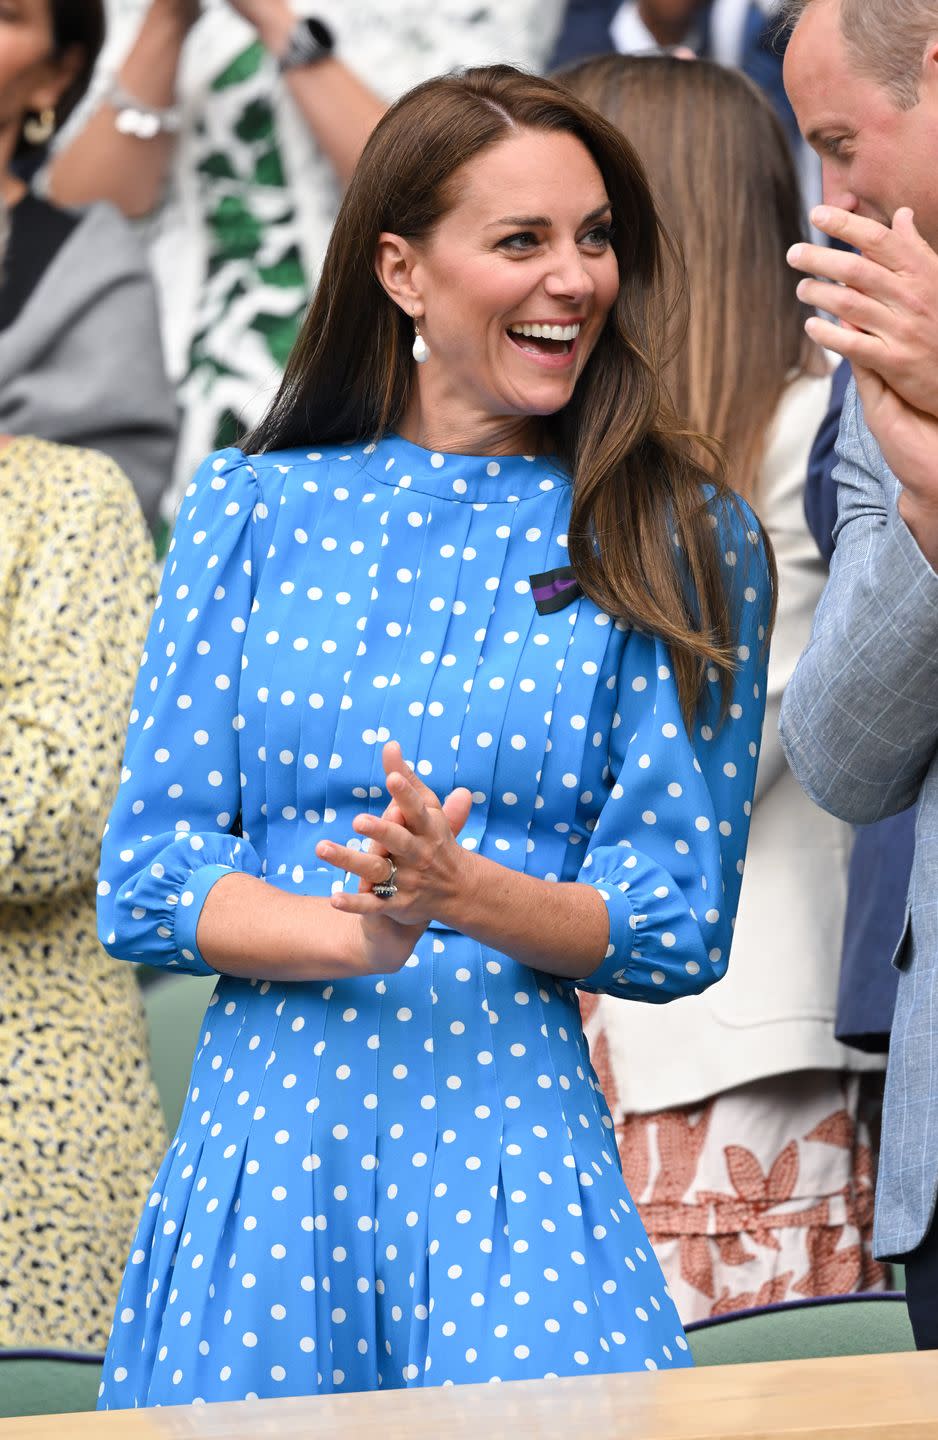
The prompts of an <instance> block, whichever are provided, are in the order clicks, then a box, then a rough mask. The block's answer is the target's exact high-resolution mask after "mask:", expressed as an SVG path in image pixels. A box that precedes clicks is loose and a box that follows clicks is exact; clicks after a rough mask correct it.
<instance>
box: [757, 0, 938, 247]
mask: <svg viewBox="0 0 938 1440" xmlns="http://www.w3.org/2000/svg"><path fill="white" fill-rule="evenodd" d="M785 89H786V90H787V92H788V98H789V100H790V101H791V103H792V107H793V109H794V111H795V114H796V115H797V117H798V125H799V127H800V129H801V133H802V134H803V135H804V137H805V139H806V140H807V141H808V143H809V144H810V145H811V146H812V148H813V149H814V150H816V151H817V153H818V155H819V156H820V157H821V165H822V171H823V179H824V199H825V202H826V203H827V204H829V205H837V206H839V207H840V208H841V209H843V210H850V211H853V212H855V213H856V214H858V215H865V216H868V217H869V218H870V219H873V220H879V221H880V222H881V223H882V224H884V225H889V224H891V222H892V217H893V215H894V214H895V212H896V210H898V209H899V208H900V207H901V206H903V205H910V206H911V207H912V208H913V210H914V211H915V218H916V223H917V225H918V228H919V230H920V231H921V232H922V233H923V234H924V235H925V237H926V239H928V240H929V242H930V243H931V244H932V245H933V246H938V184H936V182H935V155H936V153H938V57H936V56H935V55H934V54H933V55H929V56H926V57H924V64H923V68H922V77H921V84H920V87H919V100H918V104H917V105H915V106H913V107H912V108H911V109H909V110H903V109H900V108H899V107H898V106H897V104H896V103H895V101H894V100H893V97H892V95H891V94H890V92H889V91H888V90H886V89H885V88H883V87H882V86H881V85H878V84H877V83H876V81H875V80H873V79H871V78H870V77H869V76H867V75H865V74H863V73H862V72H861V71H860V70H859V69H858V68H857V64H856V61H855V59H854V57H853V55H852V54H851V53H850V51H849V49H848V47H847V45H846V43H845V41H844V37H843V32H842V29H841V21H840V3H839V0H815V3H813V4H811V5H809V6H808V8H807V10H806V11H805V14H804V16H803V18H802V19H801V20H800V21H799V23H798V25H797V27H796V28H795V32H794V34H793V36H792V38H791V42H790V44H789V46H788V50H787V53H786V56H785Z"/></svg>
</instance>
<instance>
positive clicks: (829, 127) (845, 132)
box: [804, 121, 856, 145]
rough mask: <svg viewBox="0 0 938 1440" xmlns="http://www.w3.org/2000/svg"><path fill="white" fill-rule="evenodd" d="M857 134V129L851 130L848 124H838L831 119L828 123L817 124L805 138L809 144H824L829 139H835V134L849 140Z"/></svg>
mask: <svg viewBox="0 0 938 1440" xmlns="http://www.w3.org/2000/svg"><path fill="white" fill-rule="evenodd" d="M855 134H856V131H854V130H851V129H850V127H849V126H848V125H837V124H836V123H834V122H833V121H830V122H828V123H827V124H826V125H817V126H815V128H814V129H813V130H809V131H808V133H807V135H806V136H805V137H804V138H805V140H806V141H807V143H808V144H809V145H824V144H825V143H826V142H827V141H828V140H831V139H833V137H834V136H835V135H836V136H837V137H838V138H840V137H841V136H842V137H843V138H844V139H848V140H849V139H851V138H852V137H853V136H854V135H855Z"/></svg>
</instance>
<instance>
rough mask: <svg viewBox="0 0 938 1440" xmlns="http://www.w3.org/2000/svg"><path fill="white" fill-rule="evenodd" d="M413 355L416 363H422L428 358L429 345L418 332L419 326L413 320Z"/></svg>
mask: <svg viewBox="0 0 938 1440" xmlns="http://www.w3.org/2000/svg"><path fill="white" fill-rule="evenodd" d="M413 356H414V359H415V360H416V362H417V364H418V365H423V364H425V363H426V361H427V360H429V359H430V346H429V345H428V344H427V342H426V340H424V338H423V336H422V335H421V333H420V326H419V325H418V324H417V321H416V319H415V320H414V348H413Z"/></svg>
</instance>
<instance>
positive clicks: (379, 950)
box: [316, 742, 472, 972]
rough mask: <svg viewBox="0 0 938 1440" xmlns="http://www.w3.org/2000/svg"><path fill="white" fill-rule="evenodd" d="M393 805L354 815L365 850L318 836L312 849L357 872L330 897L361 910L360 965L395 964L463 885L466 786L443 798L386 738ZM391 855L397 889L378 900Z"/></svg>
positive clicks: (353, 910) (386, 765) (369, 967)
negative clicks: (353, 886)
mask: <svg viewBox="0 0 938 1440" xmlns="http://www.w3.org/2000/svg"><path fill="white" fill-rule="evenodd" d="M382 761H383V764H384V772H385V776H386V780H387V787H388V793H389V794H390V796H391V801H390V804H389V805H388V807H387V809H386V810H385V812H384V814H383V815H381V816H376V815H365V814H362V815H358V816H356V818H355V820H354V821H353V828H354V829H355V831H356V832H357V833H358V834H359V835H362V836H364V837H365V838H366V839H368V841H369V842H370V843H369V848H368V849H367V850H365V849H362V850H357V849H352V848H351V847H350V846H348V845H336V844H334V843H333V842H332V841H328V840H322V841H320V842H319V844H318V845H317V846H316V854H317V856H318V857H319V859H320V860H325V861H326V862H327V864H329V865H335V866H336V868H337V869H339V870H344V871H348V872H350V873H351V874H353V875H357V876H358V878H359V888H358V894H357V895H352V894H347V893H346V892H344V891H342V892H339V893H338V894H335V895H333V897H332V904H333V906H334V908H335V909H337V910H344V911H346V912H347V913H349V914H353V915H358V916H359V918H360V920H361V925H362V937H363V946H364V964H365V968H366V969H367V970H368V971H369V972H371V971H382V970H396V969H399V968H400V967H401V966H402V965H403V964H404V962H405V961H406V959H407V958H408V956H409V955H410V953H411V951H412V950H413V947H414V945H415V944H416V942H417V940H418V939H419V938H420V936H421V935H422V933H423V931H424V930H425V929H426V926H427V924H428V923H429V921H430V920H432V919H435V918H439V917H440V916H441V915H442V914H443V912H445V910H446V908H447V905H448V903H449V901H450V900H451V899H452V898H453V897H454V896H455V895H457V894H458V892H459V890H460V888H461V887H462V886H463V885H464V884H465V883H466V879H465V873H464V872H465V869H466V862H467V859H468V856H467V853H466V851H465V850H463V848H462V846H460V845H459V844H457V841H456V836H457V835H459V833H460V831H461V830H462V828H463V826H464V825H465V823H466V820H467V819H468V818H469V812H470V810H471V808H472V797H471V795H470V793H469V791H468V790H466V789H464V788H462V787H460V788H459V789H456V790H453V791H452V793H451V794H450V795H448V796H447V797H446V799H445V800H444V801H443V803H442V804H441V803H440V801H439V800H438V799H437V797H436V795H435V794H434V793H433V791H432V790H430V789H429V788H428V787H427V786H426V785H424V784H423V782H422V781H421V780H420V779H419V778H418V776H417V775H415V774H414V773H413V771H411V770H410V769H409V768H408V766H407V765H406V763H405V761H404V757H403V755H402V753H401V749H400V746H399V745H397V744H395V743H394V742H391V743H390V744H388V745H385V747H384V751H383V753H382ZM388 857H393V862H394V866H395V867H396V874H395V876H394V883H395V886H396V894H395V895H394V896H393V897H391V898H390V899H381V898H379V896H377V895H375V894H374V893H373V890H372V887H373V886H374V885H379V884H382V883H383V882H385V881H386V880H387V879H388V876H389V873H390V866H389V863H388Z"/></svg>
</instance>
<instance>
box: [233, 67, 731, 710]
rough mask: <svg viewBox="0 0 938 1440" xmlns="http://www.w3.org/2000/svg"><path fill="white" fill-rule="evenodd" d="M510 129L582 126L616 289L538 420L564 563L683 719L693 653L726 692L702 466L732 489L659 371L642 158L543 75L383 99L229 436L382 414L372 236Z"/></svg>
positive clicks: (444, 195) (662, 327) (401, 378)
mask: <svg viewBox="0 0 938 1440" xmlns="http://www.w3.org/2000/svg"><path fill="white" fill-rule="evenodd" d="M519 129H523V130H535V131H548V132H563V133H567V134H570V135H573V136H575V137H576V138H577V139H579V140H580V141H581V142H582V144H583V145H584V146H585V147H586V149H587V150H588V151H589V152H590V154H591V156H592V157H593V159H594V161H595V163H596V165H597V167H598V169H599V171H600V173H601V174H602V178H603V181H604V182H605V186H606V191H607V194H608V196H609V199H610V202H611V204H612V212H613V223H614V227H615V228H614V235H613V242H612V243H613V246H614V249H615V253H616V258H617V260H618V264H619V276H620V288H619V294H618V297H617V299H616V302H615V304H614V306H613V308H612V310H611V311H610V314H609V317H608V319H607V321H606V324H605V326H604V327H603V330H602V333H601V334H600V337H599V339H598V341H597V344H596V346H595V349H594V351H593V353H592V355H591V356H590V359H589V361H588V363H587V365H586V367H585V369H584V371H583V374H582V375H581V377H580V379H579V382H578V384H577V387H576V390H575V392H574V395H573V398H572V399H571V401H570V402H569V403H568V404H567V405H566V406H565V407H564V408H563V409H562V410H561V411H559V412H558V413H557V414H556V415H554V416H551V417H548V419H547V420H546V422H545V442H546V445H547V447H549V449H550V451H551V452H552V453H553V454H556V455H557V456H558V457H559V458H560V460H561V461H562V462H563V463H564V464H565V466H566V467H567V468H568V470H569V472H570V474H571V477H572V502H571V516H570V523H569V528H568V537H569V538H568V545H569V550H568V554H569V558H570V563H571V565H572V567H573V569H574V572H575V574H576V577H577V579H578V581H579V583H580V585H581V587H582V589H583V590H584V592H585V593H586V594H587V595H588V596H589V597H590V598H591V599H592V600H593V601H595V603H596V604H597V605H598V606H600V607H601V608H602V609H603V610H605V611H607V612H608V613H609V614H611V615H614V616H617V617H621V618H622V619H624V620H626V621H627V622H628V623H629V624H630V625H631V626H633V627H635V628H637V629H639V630H643V631H646V632H648V633H651V634H655V635H659V636H661V637H662V638H663V639H664V640H666V641H667V642H668V644H669V645H670V647H671V653H672V659H673V664H674V672H675V678H676V681H677V685H678V691H679V695H680V701H681V706H682V710H683V712H684V715H685V719H686V720H687V722H688V723H690V721H691V718H692V716H693V714H694V711H695V710H696V707H697V704H698V701H699V699H700V696H701V692H702V688H703V684H704V680H705V675H706V669H707V667H708V665H712V666H715V667H716V668H717V670H718V671H719V673H720V676H721V679H722V680H723V693H724V699H726V697H727V695H728V693H729V685H730V679H731V675H732V672H733V668H734V659H735V643H736V633H737V623H738V617H737V615H736V614H734V613H733V606H732V604H731V601H730V595H729V592H728V589H727V586H726V584H725V582H724V578H723V571H722V566H721V555H720V553H719V532H718V530H717V529H715V528H714V526H713V524H712V523H711V518H710V513H709V505H708V501H707V493H706V492H705V491H704V490H703V489H702V482H706V481H709V482H710V490H709V493H710V494H711V495H712V493H713V489H714V487H715V489H716V492H717V504H718V505H720V504H726V505H728V506H732V505H733V504H734V503H735V497H733V495H732V492H731V491H730V490H729V489H728V487H726V486H725V484H724V481H723V478H722V475H721V474H720V464H719V460H718V459H717V458H715V459H714V462H713V465H712V468H711V473H710V474H709V475H708V474H707V472H706V471H705V470H704V469H703V467H701V465H700V464H699V462H698V460H697V459H696V458H695V455H694V453H693V443H692V440H691V438H690V437H689V436H688V434H687V432H686V430H685V427H683V426H682V425H681V424H680V423H679V422H678V420H677V417H676V415H675V413H674V411H673V409H672V407H671V404H670V401H669V400H668V397H667V395H666V393H665V391H664V389H663V387H662V384H661V378H660V377H661V373H662V367H663V363H664V361H663V352H664V347H665V344H666V342H667V338H668V334H669V328H670V327H669V319H668V309H669V300H668V296H667V294H666V291H665V288H664V284H663V272H662V251H663V249H664V248H666V246H667V244H668V241H667V239H666V237H665V236H664V233H663V231H662V229H661V227H660V225H659V222H658V217H657V214H656V211H655V206H654V203H653V201H652V197H651V193H650V191H649V187H648V182H647V180H646V178H645V174H644V171H643V169H642V166H641V164H640V162H639V160H638V159H637V157H636V155H635V152H634V151H633V150H632V148H631V147H630V145H629V144H628V142H627V141H626V140H625V139H624V138H623V136H622V134H621V133H620V131H619V130H618V129H617V128H616V127H615V126H614V125H611V124H610V123H609V122H608V121H606V120H604V119H603V118H602V117H601V116H600V115H598V114H597V113H596V112H595V111H594V110H592V109H591V108H590V107H589V106H588V105H585V104H584V103H583V102H582V101H580V100H578V99H577V98H576V97H575V96H573V95H571V94H570V93H568V92H567V91H566V90H564V89H563V88H561V87H560V86H559V85H556V84H554V83H553V82H552V81H550V80H545V79H541V78H539V77H537V76H533V75H528V74H525V73H523V72H521V71H519V70H515V69H513V68H512V67H510V66H505V65H496V66H491V67H485V68H480V69H472V70H468V71H466V72H465V73H463V74H459V75H446V76H442V77H440V78H438V79H434V80H429V81H427V82H426V83H424V84H422V85H418V86H417V87H416V88H415V89H413V90H411V91H409V92H408V93H407V94H406V95H404V96H403V98H402V99H400V100H399V101H398V102H397V104H396V105H394V106H393V107H392V108H391V109H390V110H389V111H388V112H387V114H386V115H385V116H384V117H383V119H382V120H381V122H380V123H379V124H378V126H377V128H376V129H375V131H374V133H373V134H372V136H371V138H370V140H369V141H368V144H367V146H366V147H365V150H364V153H363V155H362V157H361V160H360V161H359V164H358V168H357V170H356V172H355V175H354V177H353V179H352V181H351V184H350V185H349V188H348V190H347V192H346V195H345V198H344V200H343V202H342V206H341V208H340V210H339V214H338V217H337V219H336V223H335V228H334V230H333V233H332V238H331V241H330V244H329V248H328V250H327V253H326V258H325V262H324V265H323V270H322V276H321V279H320V282H319V285H318V288H317V290H316V293H315V295H314V297H313V300H312V304H311V307H310V310H309V313H308V315H307V318H306V321H305V323H304V325H303V328H302V331H301V333H300V336H299V338H298V340H297V343H296V346H295V348H294V350H293V353H292V355H291V357H290V360H289V362H288V364H287V368H286V373H285V375H284V378H283V383H282V385H281V387H280V391H279V393H278V395H277V396H276V398H275V400H274V402H273V404H272V406H271V409H270V411H269V413H268V415H267V416H266V418H265V419H264V420H263V421H262V422H261V424H260V425H259V426H258V427H257V429H256V430H254V431H253V433H252V434H251V435H249V436H248V437H247V439H246V440H245V442H244V443H245V448H246V449H248V450H252V451H269V450H279V449H286V448H290V447H292V446H299V445H305V444H308V443H310V442H313V441H315V442H316V443H323V442H330V441H334V442H340V441H344V442H348V441H350V440H354V439H365V438H367V439H369V440H371V439H376V438H378V437H379V436H381V435H382V434H384V433H385V432H386V431H388V430H393V429H394V427H395V426H396V425H397V424H398V423H399V421H400V419H401V417H402V415H403V413H404V411H405V408H406V406H407V402H408V398H409V395H410V391H411V386H412V385H413V384H414V370H415V367H414V364H413V360H412V358H411V353H410V352H411V342H412V339H413V328H412V324H411V322H410V320H409V318H408V317H407V316H406V315H405V314H404V313H403V312H402V311H401V310H400V309H399V308H398V306H397V305H395V304H394V303H393V302H392V301H391V300H390V298H389V297H388V295H387V294H386V293H385V291H384V289H383V288H382V286H381V285H380V283H379V281H378V279H377V277H376V273H375V257H376V252H377V246H378V237H379V235H380V234H381V232H382V231H391V232H393V233H394V234H397V235H401V236H404V237H406V238H407V239H408V240H409V241H410V242H411V243H413V244H419V243H420V241H421V240H423V239H425V237H427V236H428V235H429V233H430V232H431V231H432V230H433V228H434V226H435V225H436V224H437V223H438V221H439V220H440V218H441V217H442V216H443V215H444V214H445V213H446V212H447V210H448V209H449V208H450V207H451V206H452V205H453V203H454V199H455V196H456V194H457V193H458V172H459V170H460V168H461V167H462V166H464V165H465V164H466V163H467V162H468V161H469V160H471V159H473V157H474V156H476V155H478V154H479V153H480V152H481V151H483V150H485V149H487V148H488V147H489V146H492V145H495V144H497V143H498V142H499V141H501V140H505V139H507V138H509V137H510V136H511V135H512V134H514V133H517V131H518V130H519ZM675 540H677V542H678V545H679V546H680V549H678V548H677V546H676V545H675V543H674V542H675ZM746 548H747V549H751V547H746ZM752 553H753V555H755V552H754V551H753V552H752Z"/></svg>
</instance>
